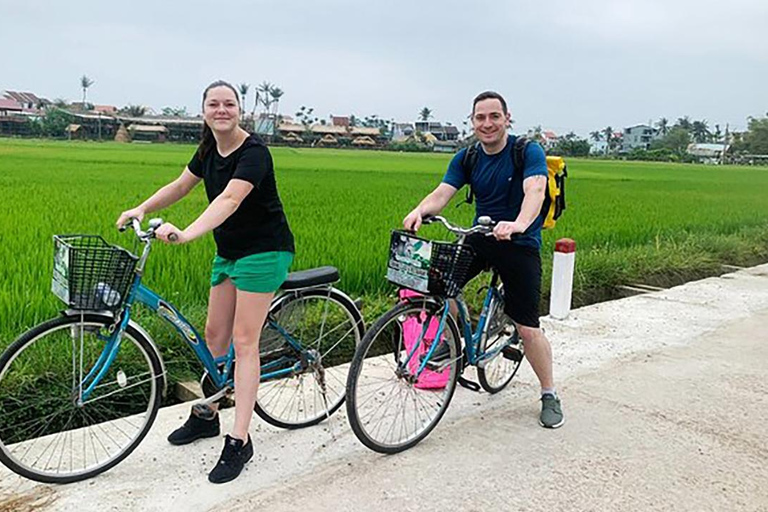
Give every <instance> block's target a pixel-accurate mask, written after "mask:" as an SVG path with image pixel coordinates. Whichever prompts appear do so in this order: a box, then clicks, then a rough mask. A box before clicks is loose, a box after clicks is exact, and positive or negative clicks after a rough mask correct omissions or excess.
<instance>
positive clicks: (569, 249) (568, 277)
mask: <svg viewBox="0 0 768 512" xmlns="http://www.w3.org/2000/svg"><path fill="white" fill-rule="evenodd" d="M575 262H576V242H574V241H573V240H571V239H570V238H561V239H560V240H558V241H557V242H556V243H555V256H554V258H553V260H552V289H551V291H550V298H549V316H551V317H552V318H557V319H558V320H563V319H564V318H566V317H567V316H568V313H570V312H571V295H572V292H573V268H574V265H575Z"/></svg>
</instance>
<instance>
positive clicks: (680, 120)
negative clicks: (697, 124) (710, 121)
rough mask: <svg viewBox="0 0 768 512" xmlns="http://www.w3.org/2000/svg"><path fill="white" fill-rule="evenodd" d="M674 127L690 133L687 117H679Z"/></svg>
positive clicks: (689, 123)
mask: <svg viewBox="0 0 768 512" xmlns="http://www.w3.org/2000/svg"><path fill="white" fill-rule="evenodd" d="M675 126H678V127H680V128H682V129H683V130H686V131H691V119H690V118H689V117H688V116H683V117H679V118H678V119H677V122H676V123H675Z"/></svg>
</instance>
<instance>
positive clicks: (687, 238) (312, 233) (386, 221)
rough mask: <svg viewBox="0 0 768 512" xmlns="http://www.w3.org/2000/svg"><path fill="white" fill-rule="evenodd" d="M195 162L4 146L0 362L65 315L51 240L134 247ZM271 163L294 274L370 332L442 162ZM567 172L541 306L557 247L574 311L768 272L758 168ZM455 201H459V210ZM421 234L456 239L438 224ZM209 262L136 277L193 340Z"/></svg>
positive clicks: (185, 151)
mask: <svg viewBox="0 0 768 512" xmlns="http://www.w3.org/2000/svg"><path fill="white" fill-rule="evenodd" d="M193 152H194V146H192V145H163V146H159V145H158V146H154V145H153V146H150V145H121V144H116V143H101V144H95V143H67V142H51V141H45V142H41V141H18V140H0V195H1V196H2V197H3V201H2V202H0V262H2V269H3V274H2V276H3V278H2V279H0V350H1V349H2V348H4V347H5V346H7V344H8V343H10V342H11V340H12V339H14V338H15V337H16V336H18V335H19V334H20V333H21V332H22V331H24V330H25V329H27V328H29V327H30V326H32V325H34V324H36V323H38V322H40V321H41V320H43V319H46V318H50V317H52V316H54V315H56V313H57V311H58V310H59V309H60V308H61V304H60V303H59V302H58V301H57V299H55V298H54V297H53V295H52V294H51V293H50V291H49V290H50V281H51V267H52V259H53V258H52V250H53V249H52V242H51V237H52V236H53V235H54V234H56V233H93V234H100V235H102V236H104V237H105V238H107V239H108V240H109V241H111V242H113V243H117V244H120V245H123V246H125V247H127V248H129V249H132V248H133V242H132V235H130V234H127V233H126V234H120V233H118V232H117V231H116V230H115V229H114V226H113V223H114V220H115V219H116V218H117V216H118V214H119V213H120V212H121V211H122V210H124V209H126V208H129V207H131V206H134V205H136V204H138V203H139V202H141V201H142V200H144V199H146V198H147V197H148V196H149V195H150V194H152V193H153V192H154V191H155V190H157V189H158V188H160V187H161V186H163V185H164V184H166V183H168V182H169V181H171V180H173V179H174V178H175V177H177V176H178V174H179V172H180V170H181V169H182V168H183V167H184V165H185V164H186V163H187V161H188V160H189V158H190V155H192V153H193ZM272 153H273V156H274V160H275V168H276V172H277V180H278V184H279V187H280V194H281V198H282V200H283V202H284V204H285V208H286V213H287V216H288V219H289V221H290V223H291V228H292V229H293V231H294V234H295V236H296V245H297V256H296V262H295V264H294V269H305V268H309V267H315V266H320V265H334V266H336V267H338V268H339V269H340V271H341V276H342V281H341V283H340V286H341V288H343V289H344V290H345V291H347V292H348V293H350V294H351V295H352V296H353V297H359V296H362V297H363V299H364V304H365V315H366V318H367V319H369V320H370V319H373V318H374V317H375V316H376V314H377V313H378V312H380V311H381V310H382V309H384V308H386V307H387V306H388V305H389V304H391V301H392V297H391V295H390V294H391V293H392V290H393V289H392V287H391V286H390V285H389V284H388V283H387V282H386V280H385V279H384V275H385V267H386V260H387V247H388V241H389V233H390V230H391V229H393V228H397V227H399V226H400V225H401V222H402V219H403V217H404V216H405V215H406V214H407V212H409V211H410V210H411V209H412V208H413V206H414V205H415V204H417V203H418V202H419V201H420V200H421V199H422V198H423V197H424V196H425V195H426V194H428V193H429V192H430V191H432V190H433V189H434V187H435V186H436V185H437V184H438V183H439V182H440V179H441V178H442V175H443V173H444V172H445V168H446V166H447V164H448V162H449V161H450V159H451V157H452V155H445V154H435V153H421V154H416V153H406V152H403V153H393V152H383V151H375V152H374V151H349V150H327V149H293V148H273V149H272ZM568 168H569V172H570V174H571V178H570V179H569V182H568V212H567V213H568V214H567V215H564V216H563V218H562V219H560V220H559V221H558V224H557V228H555V229H554V230H552V231H547V232H545V233H544V235H543V236H544V246H543V249H542V257H543V266H544V278H543V281H542V287H543V290H542V291H543V294H544V297H545V299H544V300H545V301H546V295H547V293H548V289H549V282H550V281H549V280H550V277H551V276H550V268H551V255H552V251H553V245H554V242H555V241H556V240H557V239H559V238H562V237H569V238H573V239H575V240H576V241H577V242H578V244H579V253H578V256H577V266H576V272H577V274H576V278H575V282H576V283H575V286H576V288H575V290H574V296H575V297H576V299H577V302H578V301H585V300H590V298H594V297H596V296H599V294H600V293H603V292H601V291H600V290H606V289H610V287H611V286H614V285H616V284H620V283H626V282H632V281H637V280H640V281H641V282H649V281H648V279H652V280H653V282H655V283H657V284H663V283H668V282H679V281H682V280H685V279H690V278H693V277H700V276H703V275H706V274H707V273H711V272H712V271H713V269H715V268H716V267H717V264H718V263H720V262H722V263H731V264H735V265H751V264H755V263H757V262H761V261H766V259H768V227H766V226H768V202H766V201H765V197H764V192H763V191H764V190H766V188H767V187H768V168H764V167H752V168H744V167H734V166H717V167H715V166H703V165H688V166H681V165H676V164H660V163H648V162H621V161H608V160H605V161H599V160H583V159H578V158H571V159H569V160H568ZM462 198H463V194H461V193H460V194H457V199H456V200H455V201H454V204H458V202H459V201H460V200H461V199H462ZM206 205H207V200H206V197H205V192H204V190H203V187H201V186H199V187H197V188H196V189H195V190H194V191H192V193H191V194H190V196H189V197H187V198H185V199H184V200H183V201H181V202H180V203H179V204H177V205H174V206H172V207H170V208H168V209H166V210H165V211H162V212H158V213H156V214H154V215H156V216H160V217H163V218H165V219H166V220H169V221H171V222H174V223H175V224H176V225H178V226H186V225H188V224H189V223H190V222H192V221H193V220H194V219H195V218H196V217H197V216H198V215H199V214H200V213H201V212H202V211H203V210H204V209H205V207H206ZM445 214H446V216H448V217H449V218H450V219H451V220H453V221H455V222H457V223H462V224H469V223H470V222H471V220H472V217H473V209H472V208H470V207H463V208H454V207H453V206H449V207H448V208H446V210H445ZM422 233H423V234H424V235H425V236H427V237H430V238H441V239H449V238H450V237H448V236H447V235H446V233H445V231H444V230H442V229H441V228H440V227H439V226H427V227H426V228H424V230H423V232H422ZM213 253H214V244H213V240H212V237H211V236H210V235H208V236H205V237H203V238H202V239H201V240H198V241H195V242H193V243H191V244H188V245H184V246H165V245H162V244H157V245H156V246H155V248H154V249H153V253H152V255H151V257H150V260H149V263H148V266H147V271H146V277H145V282H146V284H147V285H148V286H150V287H151V288H153V289H155V290H156V291H158V292H160V293H161V294H162V295H163V296H165V297H166V298H168V299H169V300H170V301H172V302H173V303H175V304H176V305H178V306H179V307H181V308H182V309H183V310H184V311H185V313H187V312H188V313H189V317H190V318H191V319H192V320H193V321H195V322H196V323H197V325H199V326H200V327H202V325H203V321H204V316H205V305H206V301H207V297H208V286H209V282H208V279H209V272H210V264H211V260H212V256H213ZM649 284H653V283H649ZM473 286H475V284H472V285H470V290H469V291H468V292H467V297H470V296H471V295H472V293H473V292H472V290H473V289H474V288H472V287H473ZM595 290H597V292H596V291H595ZM595 294H597V295H595ZM142 321H143V320H142ZM147 324H148V325H147V327H148V329H150V331H151V332H152V334H153V335H155V336H156V338H157V339H158V342H159V344H160V345H161V346H162V347H163V352H164V354H165V356H166V358H167V360H168V362H169V363H170V364H173V363H175V364H176V365H179V364H181V363H180V361H182V360H183V358H188V357H190V353H189V351H188V350H187V348H186V347H184V345H183V343H180V342H177V341H175V337H174V335H173V333H172V331H171V330H170V329H168V328H165V327H160V326H161V325H162V324H161V322H157V321H154V320H151V318H150V319H147Z"/></svg>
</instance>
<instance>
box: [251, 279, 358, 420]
mask: <svg viewBox="0 0 768 512" xmlns="http://www.w3.org/2000/svg"><path fill="white" fill-rule="evenodd" d="M331 305H332V306H333V311H330V312H329V306H331ZM318 314H320V315H323V314H324V315H325V319H324V320H321V319H318V318H316V317H315V316H316V315H318ZM270 315H271V316H272V318H273V319H274V320H275V321H276V323H277V324H278V325H280V326H281V327H283V328H284V329H286V330H287V331H290V334H291V335H292V336H293V337H294V338H295V339H297V341H299V342H300V343H301V344H302V347H304V348H305V350H314V351H315V354H319V355H320V361H319V363H318V364H316V365H314V366H312V367H310V368H306V369H305V370H304V371H302V372H300V373H298V374H294V375H289V376H286V377H283V378H279V379H275V380H269V381H266V382H262V383H261V384H260V385H259V391H258V393H257V397H256V404H255V406H254V410H255V411H256V414H258V415H259V417H260V418H261V419H263V420H264V421H266V422H267V423H269V424H271V425H274V426H276V427H280V428H285V429H298V428H304V427H309V426H312V425H316V424H318V423H320V422H321V421H323V420H324V419H326V418H328V417H330V416H331V415H332V414H333V413H335V412H336V411H337V410H338V409H339V408H340V407H341V405H342V404H343V403H344V399H345V396H346V381H347V373H348V371H349V361H350V360H351V359H352V355H353V354H354V351H355V348H356V347H357V346H358V345H359V344H360V340H361V339H362V337H363V334H364V332H365V326H364V323H363V316H362V314H361V313H360V310H359V309H358V308H357V306H356V305H355V303H354V302H353V301H352V299H350V298H349V297H348V296H347V295H346V294H344V293H343V292H341V291H339V290H337V289H335V288H329V289H323V288H310V289H306V290H298V291H296V292H294V293H291V294H288V295H286V297H285V298H284V299H283V300H281V301H278V302H276V303H275V305H274V307H273V309H272V311H270ZM292 316H293V317H294V318H291V317H292ZM296 317H298V318H296ZM294 320H295V321H296V323H294ZM318 320H320V321H319V322H318ZM324 322H325V323H327V325H326V324H324ZM324 325H325V327H327V328H328V329H325V328H324V327H323V326H324ZM318 329H319V330H318ZM332 334H334V336H331V335H332ZM335 334H338V335H339V336H338V337H337V336H335ZM315 337H316V339H314V338H315ZM259 352H260V354H261V357H262V365H264V362H265V359H266V358H268V357H270V355H274V354H276V353H277V354H281V356H283V357H285V359H286V364H289V365H290V364H295V363H296V362H298V361H300V358H301V357H302V354H301V353H300V352H297V351H295V350H293V349H292V348H291V347H290V345H288V343H287V341H286V339H285V337H284V336H283V335H281V334H279V333H277V332H275V331H274V330H273V329H271V328H270V327H269V326H267V327H265V329H264V331H263V333H262V338H261V340H260V346H259ZM347 352H348V354H347ZM305 356H306V354H305ZM314 360H315V361H317V358H315V359H314ZM323 388H325V389H323Z"/></svg>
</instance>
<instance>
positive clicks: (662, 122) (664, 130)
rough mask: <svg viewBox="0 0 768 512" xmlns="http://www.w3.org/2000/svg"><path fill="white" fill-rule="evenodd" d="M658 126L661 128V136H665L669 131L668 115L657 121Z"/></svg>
mask: <svg viewBox="0 0 768 512" xmlns="http://www.w3.org/2000/svg"><path fill="white" fill-rule="evenodd" d="M656 128H658V129H659V133H660V134H661V136H662V137H663V136H665V135H666V134H667V132H669V120H668V119H667V118H666V117H662V118H661V119H659V120H658V121H656Z"/></svg>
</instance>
